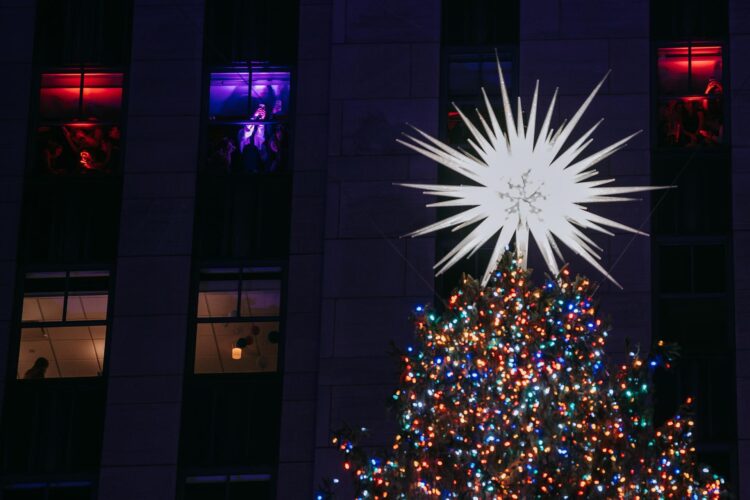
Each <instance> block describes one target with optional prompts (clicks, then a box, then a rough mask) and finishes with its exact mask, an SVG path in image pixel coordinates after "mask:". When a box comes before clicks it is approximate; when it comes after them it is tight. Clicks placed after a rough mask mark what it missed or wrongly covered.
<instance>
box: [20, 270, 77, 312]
mask: <svg viewBox="0 0 750 500" xmlns="http://www.w3.org/2000/svg"><path fill="white" fill-rule="evenodd" d="M65 283H66V279H65V273H56V272H53V273H28V274H27V275H26V281H25V283H24V286H25V290H24V297H23V310H22V313H21V321H23V322H26V321H29V322H31V321H33V322H42V321H62V319H63V302H64V295H65Z"/></svg>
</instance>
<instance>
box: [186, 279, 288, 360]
mask: <svg viewBox="0 0 750 500" xmlns="http://www.w3.org/2000/svg"><path fill="white" fill-rule="evenodd" d="M280 302H281V276H280V269H278V268H243V269H204V270H203V271H201V276H200V286H199V291H198V308H197V315H198V318H197V322H198V324H197V327H196V334H195V364H194V370H195V373H255V372H274V371H276V370H277V367H278V351H279V349H278V346H279V340H280V338H279V337H280V333H279V316H280V307H281V305H280Z"/></svg>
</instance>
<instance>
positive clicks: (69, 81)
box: [39, 73, 81, 120]
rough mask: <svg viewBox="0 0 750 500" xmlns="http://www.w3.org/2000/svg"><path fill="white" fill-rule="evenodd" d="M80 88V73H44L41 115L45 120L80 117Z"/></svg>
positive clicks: (40, 103) (40, 106) (40, 102)
mask: <svg viewBox="0 0 750 500" xmlns="http://www.w3.org/2000/svg"><path fill="white" fill-rule="evenodd" d="M80 89H81V74H80V73H47V74H43V75H42V83H41V90H40V95H39V116H40V117H41V118H42V119H44V120H59V119H72V118H76V117H78V107H79V102H80V94H81V90H80Z"/></svg>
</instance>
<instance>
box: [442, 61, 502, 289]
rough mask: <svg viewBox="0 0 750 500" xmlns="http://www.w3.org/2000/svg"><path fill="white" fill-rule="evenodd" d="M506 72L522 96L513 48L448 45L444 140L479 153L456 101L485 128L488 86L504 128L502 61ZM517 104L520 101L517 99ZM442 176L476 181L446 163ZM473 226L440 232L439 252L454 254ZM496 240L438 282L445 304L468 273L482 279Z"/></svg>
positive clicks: (453, 211) (444, 212)
mask: <svg viewBox="0 0 750 500" xmlns="http://www.w3.org/2000/svg"><path fill="white" fill-rule="evenodd" d="M498 59H499V61H500V66H501V68H502V71H503V79H504V80H505V85H506V87H507V91H508V95H509V96H510V98H511V99H514V98H515V96H516V95H517V88H516V87H517V80H516V78H517V75H516V69H517V68H516V65H515V63H514V60H515V58H514V56H513V53H512V51H511V50H499V51H498V52H497V55H496V53H495V51H494V50H492V51H487V50H484V49H483V50H477V51H475V52H472V53H467V52H464V51H462V50H459V51H454V50H451V49H446V51H445V53H444V65H445V68H446V74H445V81H444V85H443V96H444V97H443V109H444V112H445V115H444V116H445V128H444V132H443V133H444V140H445V141H446V142H447V143H448V144H450V145H451V146H454V147H458V148H463V149H465V150H467V151H469V152H470V153H474V150H473V149H472V147H471V145H470V144H469V142H468V139H469V137H470V135H469V129H468V128H467V127H466V125H465V124H464V122H463V120H462V119H461V117H460V115H459V113H458V111H457V110H456V109H455V107H454V106H453V105H454V104H455V105H456V106H457V107H458V108H459V109H460V110H461V112H462V113H463V114H464V115H465V116H466V117H467V118H468V119H469V120H471V121H472V123H474V125H476V126H478V128H480V129H481V125H480V122H479V118H478V116H477V111H476V110H479V112H480V113H481V114H482V116H483V117H484V118H485V120H488V114H487V113H488V111H487V106H486V104H485V101H484V98H483V96H482V90H481V89H484V90H485V92H486V93H487V97H488V99H489V100H490V103H491V105H492V107H493V113H495V114H496V116H497V119H498V121H499V122H500V124H501V125H502V126H503V127H504V126H505V119H504V117H503V114H502V113H501V112H498V110H500V109H501V108H500V106H501V103H502V100H501V98H500V79H499V75H498V71H497V62H498ZM513 102H515V101H513ZM438 178H439V180H440V182H441V183H443V184H467V183H468V184H470V183H471V181H469V180H468V179H466V177H463V176H462V175H460V174H458V173H456V172H454V171H452V170H450V169H448V168H445V167H439V168H438ZM438 211H439V214H438V217H439V218H440V219H443V218H446V217H449V216H451V215H454V214H456V213H458V212H460V209H458V208H439V209H438ZM472 229H473V226H472V227H469V228H465V229H462V230H459V231H455V232H451V231H441V232H439V233H438V234H437V238H436V245H437V256H438V258H441V257H442V256H443V255H445V254H446V253H448V252H449V251H450V250H451V249H452V248H453V247H454V246H455V245H456V244H457V243H458V242H460V241H461V240H462V239H463V238H465V237H466V236H467V235H468V234H469V232H470V231H471V230H472ZM493 244H494V243H493V241H489V242H488V243H487V244H486V245H485V247H484V248H482V249H480V250H479V251H478V252H477V253H476V254H475V255H473V256H472V257H470V258H469V259H465V260H462V261H461V262H459V263H458V264H457V265H455V266H453V267H451V268H450V269H449V270H448V271H446V273H445V274H443V275H441V276H439V277H438V278H437V280H436V292H437V295H438V298H439V299H442V300H439V302H441V303H442V301H443V300H446V299H447V297H448V296H449V295H450V292H451V291H452V290H453V288H455V287H456V286H457V285H458V283H459V281H460V278H461V275H462V273H468V274H470V275H471V276H473V277H475V278H478V277H481V276H482V274H483V273H484V269H485V267H486V265H487V261H488V260H489V258H490V255H491V253H492V245H493Z"/></svg>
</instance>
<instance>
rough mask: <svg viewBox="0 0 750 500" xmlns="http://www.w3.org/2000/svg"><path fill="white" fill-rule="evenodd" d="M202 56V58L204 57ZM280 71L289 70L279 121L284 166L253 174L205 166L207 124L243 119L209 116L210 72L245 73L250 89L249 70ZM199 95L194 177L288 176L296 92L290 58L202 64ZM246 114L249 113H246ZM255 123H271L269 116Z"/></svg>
mask: <svg viewBox="0 0 750 500" xmlns="http://www.w3.org/2000/svg"><path fill="white" fill-rule="evenodd" d="M204 60H205V59H204ZM274 70H275V71H283V72H286V73H288V74H289V104H288V109H287V110H286V121H285V122H281V123H283V124H284V126H285V128H286V133H287V145H286V151H285V154H286V161H285V165H284V168H282V169H281V170H277V171H274V172H259V173H256V174H255V175H253V174H250V173H245V172H232V173H218V172H212V171H211V169H210V168H209V165H208V162H209V157H210V149H211V148H210V146H211V145H210V144H209V141H210V139H211V138H210V133H209V129H210V127H211V125H218V124H226V125H232V124H235V125H239V124H241V123H243V122H241V121H236V120H227V121H224V120H216V121H214V120H211V114H210V107H211V80H212V75H214V74H215V73H237V74H244V73H247V75H248V89H250V87H251V85H252V81H253V73H254V72H255V73H262V72H267V71H274ZM202 92H203V93H202V98H201V125H200V134H199V138H200V144H199V146H198V178H199V179H200V178H202V177H208V176H211V177H225V178H230V179H233V178H237V177H252V178H254V179H256V181H257V178H258V177H260V178H263V177H267V176H275V177H289V176H290V175H291V174H292V172H293V171H294V149H295V148H294V147H292V146H293V143H292V140H291V139H292V138H293V137H294V136H295V135H294V134H295V122H296V120H295V119H294V117H295V113H296V100H297V99H296V95H297V70H296V65H295V64H292V63H291V62H286V61H280V62H278V63H276V62H274V61H263V60H249V61H244V62H242V63H234V64H231V65H212V64H208V63H206V64H204V71H203V85H202ZM251 104H252V91H251V90H248V109H249V112H252V109H251ZM248 116H249V115H248ZM259 123H263V124H269V123H273V122H271V121H270V120H262V121H259Z"/></svg>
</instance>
